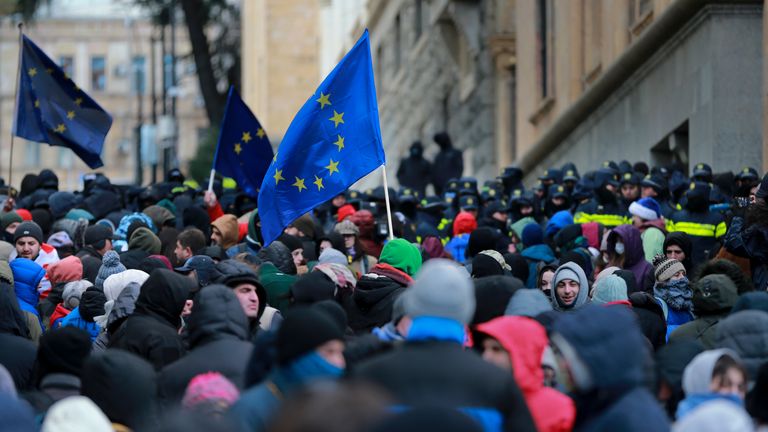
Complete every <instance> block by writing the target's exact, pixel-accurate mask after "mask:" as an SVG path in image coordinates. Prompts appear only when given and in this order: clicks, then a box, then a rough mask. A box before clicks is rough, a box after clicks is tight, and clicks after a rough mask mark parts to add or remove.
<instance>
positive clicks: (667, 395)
mask: <svg viewBox="0 0 768 432" xmlns="http://www.w3.org/2000/svg"><path fill="white" fill-rule="evenodd" d="M702 351H704V347H702V346H701V344H700V343H698V342H695V341H681V342H676V343H669V344H666V345H664V346H663V347H661V348H660V349H659V350H658V351H656V354H655V362H654V363H655V369H656V386H655V391H656V397H657V399H658V400H659V402H661V403H662V404H663V405H664V408H665V409H666V411H667V416H668V417H669V418H675V412H676V411H677V405H678V404H679V403H680V401H681V400H683V398H684V397H685V394H684V393H683V372H684V371H685V367H686V366H687V365H688V363H690V362H691V360H693V358H694V357H696V356H697V355H699V354H700V353H701V352H702Z"/></svg>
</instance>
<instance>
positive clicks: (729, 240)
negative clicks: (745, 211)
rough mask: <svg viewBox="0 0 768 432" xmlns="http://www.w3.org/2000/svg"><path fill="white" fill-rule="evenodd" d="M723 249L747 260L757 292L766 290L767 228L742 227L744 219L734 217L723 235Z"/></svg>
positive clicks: (760, 226) (767, 264)
mask: <svg viewBox="0 0 768 432" xmlns="http://www.w3.org/2000/svg"><path fill="white" fill-rule="evenodd" d="M725 248H726V249H728V252H730V253H732V254H735V255H738V256H740V257H745V258H749V264H750V268H751V270H752V282H753V283H754V285H755V289H756V290H758V291H765V290H768V226H766V225H755V226H750V227H745V226H744V219H742V218H740V217H734V218H733V219H732V220H731V226H730V227H729V228H728V233H727V234H726V235H725Z"/></svg>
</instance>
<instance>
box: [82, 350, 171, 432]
mask: <svg viewBox="0 0 768 432" xmlns="http://www.w3.org/2000/svg"><path fill="white" fill-rule="evenodd" d="M80 392H81V394H82V395H83V396H86V397H88V398H90V399H91V400H92V401H94V402H95V403H96V405H98V407H99V408H100V409H101V410H102V411H103V412H104V414H105V415H106V416H107V418H109V421H110V422H112V426H113V428H114V429H115V430H116V431H118V430H125V429H130V430H142V428H143V427H146V426H148V425H150V424H152V422H153V421H154V420H155V419H156V418H157V414H158V413H157V374H156V372H155V370H154V369H153V368H152V365H150V364H149V363H147V361H146V360H144V359H142V358H141V357H138V356H136V355H135V354H131V353H129V352H125V351H121V350H107V351H104V352H100V353H93V354H91V355H90V356H89V357H88V358H87V359H86V360H85V362H84V364H83V372H82V374H81V388H80Z"/></svg>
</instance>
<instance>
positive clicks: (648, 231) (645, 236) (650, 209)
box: [629, 198, 667, 262]
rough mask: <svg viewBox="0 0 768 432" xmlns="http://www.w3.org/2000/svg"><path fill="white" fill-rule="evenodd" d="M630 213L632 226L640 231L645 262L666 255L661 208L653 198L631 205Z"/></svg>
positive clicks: (664, 228)
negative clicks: (659, 255)
mask: <svg viewBox="0 0 768 432" xmlns="http://www.w3.org/2000/svg"><path fill="white" fill-rule="evenodd" d="M629 213H630V214H631V215H632V224H633V225H634V226H635V227H636V228H637V229H639V230H640V238H641V239H642V240H643V251H644V252H645V260H646V261H648V262H653V257H655V256H656V255H658V254H661V253H664V240H665V239H666V236H667V228H666V222H665V221H664V217H663V216H662V214H661V206H660V205H659V203H658V202H656V200H655V199H653V198H640V199H639V200H637V201H635V202H633V203H632V204H630V205H629Z"/></svg>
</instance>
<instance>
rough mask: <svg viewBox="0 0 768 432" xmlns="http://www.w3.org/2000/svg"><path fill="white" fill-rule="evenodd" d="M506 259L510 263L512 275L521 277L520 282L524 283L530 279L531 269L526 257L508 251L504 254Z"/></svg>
mask: <svg viewBox="0 0 768 432" xmlns="http://www.w3.org/2000/svg"><path fill="white" fill-rule="evenodd" d="M504 261H505V262H506V263H507V264H508V265H509V268H510V271H509V272H510V273H511V274H512V276H514V277H516V278H518V279H520V282H522V283H523V284H525V283H526V281H528V273H530V271H531V269H530V268H529V267H528V261H527V260H526V259H525V258H523V257H522V256H521V255H520V254H516V253H515V254H513V253H509V252H507V253H505V254H504Z"/></svg>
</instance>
